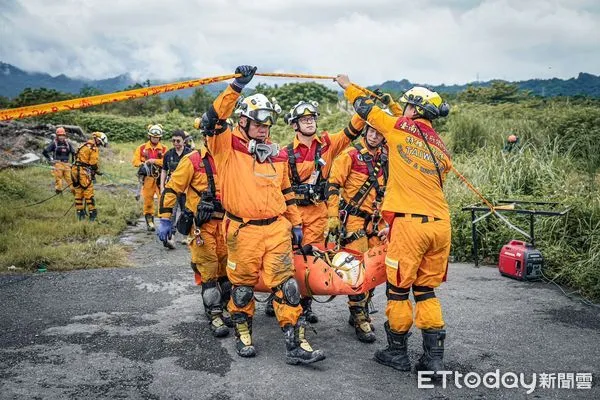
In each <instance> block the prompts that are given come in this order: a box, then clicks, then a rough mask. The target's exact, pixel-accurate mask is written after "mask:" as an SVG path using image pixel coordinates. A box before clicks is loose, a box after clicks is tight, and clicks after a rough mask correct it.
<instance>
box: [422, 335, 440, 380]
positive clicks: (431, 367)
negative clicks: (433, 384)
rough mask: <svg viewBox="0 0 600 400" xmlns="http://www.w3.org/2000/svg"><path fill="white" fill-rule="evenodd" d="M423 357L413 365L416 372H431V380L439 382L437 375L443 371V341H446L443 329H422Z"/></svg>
mask: <svg viewBox="0 0 600 400" xmlns="http://www.w3.org/2000/svg"><path fill="white" fill-rule="evenodd" d="M421 333H422V334H423V355H422V356H421V358H419V361H418V362H417V363H416V364H415V370H417V371H433V372H434V374H433V376H432V379H433V380H434V381H439V380H441V378H442V377H441V376H440V375H438V374H437V372H439V371H444V339H446V330H445V329H423V330H422V331H421Z"/></svg>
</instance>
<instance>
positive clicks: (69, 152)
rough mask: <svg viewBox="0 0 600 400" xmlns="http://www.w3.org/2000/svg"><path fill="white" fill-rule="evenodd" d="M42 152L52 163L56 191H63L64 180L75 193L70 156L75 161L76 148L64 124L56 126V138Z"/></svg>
mask: <svg viewBox="0 0 600 400" xmlns="http://www.w3.org/2000/svg"><path fill="white" fill-rule="evenodd" d="M42 154H43V155H44V157H46V158H47V159H48V161H50V162H51V163H52V175H54V191H55V192H56V193H57V194H58V193H62V191H63V180H64V181H65V182H66V184H67V186H66V187H65V189H66V188H69V187H70V188H71V193H73V194H75V190H74V189H73V187H72V182H71V164H70V163H69V158H71V160H72V161H75V149H74V148H73V145H72V144H71V143H70V142H69V140H68V139H67V132H66V131H65V128H63V127H62V126H59V127H58V128H56V139H54V140H53V141H52V142H51V143H50V144H49V145H48V146H47V147H46V148H45V149H44V151H42Z"/></svg>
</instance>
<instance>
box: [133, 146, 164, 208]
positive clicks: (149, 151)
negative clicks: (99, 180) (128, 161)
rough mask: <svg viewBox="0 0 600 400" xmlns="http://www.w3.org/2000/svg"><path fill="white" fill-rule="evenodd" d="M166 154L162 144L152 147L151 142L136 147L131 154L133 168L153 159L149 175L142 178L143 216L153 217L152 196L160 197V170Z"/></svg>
mask: <svg viewBox="0 0 600 400" xmlns="http://www.w3.org/2000/svg"><path fill="white" fill-rule="evenodd" d="M166 152H167V147H166V146H164V145H163V144H162V143H160V142H159V143H158V144H156V145H153V144H152V142H151V141H147V142H146V143H144V144H142V145H140V146H138V147H137V148H136V149H135V152H134V153H133V161H132V163H133V166H134V167H136V168H138V167H140V166H141V165H142V164H143V163H145V162H146V161H147V160H151V159H154V160H156V161H155V162H154V166H150V167H149V170H150V175H149V176H145V177H144V183H143V187H142V197H143V198H144V215H154V195H155V194H156V195H157V196H160V185H159V183H158V177H160V168H161V167H162V163H163V156H164V155H165V153H166Z"/></svg>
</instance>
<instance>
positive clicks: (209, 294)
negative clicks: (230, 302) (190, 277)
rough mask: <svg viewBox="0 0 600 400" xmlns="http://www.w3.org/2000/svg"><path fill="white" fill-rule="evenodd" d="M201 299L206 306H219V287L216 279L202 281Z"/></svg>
mask: <svg viewBox="0 0 600 400" xmlns="http://www.w3.org/2000/svg"><path fill="white" fill-rule="evenodd" d="M202 301H203V302H204V306H205V307H207V308H214V307H220V306H221V289H220V288H219V285H217V282H216V281H212V282H203V283H202Z"/></svg>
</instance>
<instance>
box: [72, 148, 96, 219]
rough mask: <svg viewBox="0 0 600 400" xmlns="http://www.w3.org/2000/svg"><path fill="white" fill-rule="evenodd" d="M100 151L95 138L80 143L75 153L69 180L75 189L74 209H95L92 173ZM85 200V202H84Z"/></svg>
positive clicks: (94, 170)
mask: <svg viewBox="0 0 600 400" xmlns="http://www.w3.org/2000/svg"><path fill="white" fill-rule="evenodd" d="M99 157H100V152H99V150H98V146H97V145H96V141H95V139H90V140H88V141H87V142H85V143H84V144H82V145H81V146H80V147H79V149H78V150H77V152H76V153H75V162H74V163H73V166H72V167H71V180H72V182H73V189H74V191H75V209H76V210H77V211H82V210H84V209H85V208H86V205H87V211H88V212H89V211H93V210H95V209H96V201H95V199H94V183H93V182H92V179H93V177H94V176H93V175H94V173H95V172H97V171H98V159H99ZM84 200H85V204H84Z"/></svg>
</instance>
